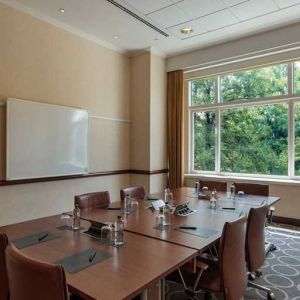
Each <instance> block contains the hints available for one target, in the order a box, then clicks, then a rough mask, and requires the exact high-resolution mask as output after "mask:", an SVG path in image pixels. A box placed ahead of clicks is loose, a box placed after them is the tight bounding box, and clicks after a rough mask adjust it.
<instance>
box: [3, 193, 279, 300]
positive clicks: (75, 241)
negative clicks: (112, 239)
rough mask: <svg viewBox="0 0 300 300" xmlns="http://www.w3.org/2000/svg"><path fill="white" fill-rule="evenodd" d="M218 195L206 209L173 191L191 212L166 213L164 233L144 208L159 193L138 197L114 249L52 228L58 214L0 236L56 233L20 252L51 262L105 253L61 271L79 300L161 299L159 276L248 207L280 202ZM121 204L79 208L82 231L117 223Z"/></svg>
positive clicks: (206, 243)
mask: <svg viewBox="0 0 300 300" xmlns="http://www.w3.org/2000/svg"><path fill="white" fill-rule="evenodd" d="M218 195H219V200H218V208H217V209H210V207H209V201H207V200H199V199H198V195H196V194H195V191H194V189H193V188H180V189H176V190H174V191H173V198H174V201H175V202H176V204H183V203H188V206H189V207H190V208H191V209H193V210H195V213H193V214H190V215H188V216H178V215H171V218H170V223H171V224H170V226H167V227H166V228H164V230H162V229H158V228H157V227H156V224H155V221H156V216H157V215H158V212H157V211H153V210H151V209H149V206H150V205H151V202H152V201H153V200H155V199H162V198H163V194H162V193H158V194H153V195H149V196H148V197H147V198H148V199H149V200H145V199H137V202H138V205H137V206H135V209H134V210H133V211H132V212H131V213H130V214H129V215H123V219H124V228H125V232H124V239H125V244H124V245H123V246H121V247H118V248H116V247H113V246H109V245H105V244H103V243H100V242H99V240H98V239H96V238H93V237H90V236H87V235H85V234H81V232H72V231H68V230H65V231H62V230H59V229H57V227H59V226H60V223H61V216H52V217H48V218H42V219H38V220H33V221H28V222H23V223H19V224H14V225H9V226H4V227H0V232H4V233H6V234H7V235H8V238H9V240H10V241H13V240H15V239H18V238H21V237H23V236H26V235H30V234H33V233H35V232H40V231H49V232H51V233H53V234H56V235H57V236H58V238H56V239H53V240H51V241H47V242H44V243H41V244H38V245H34V246H30V247H26V248H23V249H22V250H21V251H22V252H23V253H24V254H26V255H28V256H30V257H33V258H36V259H38V260H42V261H46V262H50V263H53V262H56V261H57V260H59V259H62V258H64V257H67V256H70V255H72V254H74V253H77V252H78V251H81V250H84V249H87V248H90V247H94V248H96V249H99V250H101V251H104V252H107V253H109V254H110V255H111V256H110V257H109V258H108V259H105V260H103V261H101V262H99V263H97V264H95V265H93V266H90V267H89V268H86V269H84V270H82V271H80V272H78V273H75V274H70V273H68V272H66V277H67V283H68V286H69V289H70V292H73V293H76V294H79V295H80V296H81V297H83V298H84V299H103V300H106V299H107V300H108V299H132V298H134V297H135V296H136V295H139V294H145V293H146V294H147V296H146V298H147V299H161V298H163V297H164V292H163V278H164V277H165V276H167V275H168V274H170V273H171V272H173V271H174V270H176V269H177V268H179V267H181V266H182V265H184V264H185V263H186V262H188V261H191V260H192V259H194V258H195V257H196V256H197V255H198V254H199V253H201V252H203V251H205V250H206V249H207V248H209V247H210V246H211V245H212V244H213V243H214V242H216V241H217V240H218V239H219V238H220V236H221V234H222V229H223V226H224V223H225V222H228V221H233V220H235V219H237V218H238V217H239V216H240V214H241V213H246V214H247V213H248V211H249V209H250V208H251V207H259V206H261V205H263V204H267V205H268V206H271V205H274V204H275V203H276V202H277V201H279V200H280V198H279V197H263V196H254V195H245V196H244V197H240V198H239V197H237V198H236V199H235V200H232V199H230V197H229V195H228V194H227V193H219V194H218ZM121 206H122V203H121V202H113V203H112V204H111V205H110V206H109V207H101V208H93V209H86V210H82V213H81V218H82V222H81V225H82V227H84V230H86V229H88V228H89V226H90V225H91V224H105V223H106V222H114V221H116V220H117V216H119V215H121V214H122V210H121ZM225 207H227V208H228V207H230V208H231V209H224V208H225ZM183 225H188V226H197V228H198V227H199V228H202V229H204V230H208V231H209V232H210V235H208V236H199V235H194V234H189V233H187V232H183V231H179V230H178V227H179V226H183ZM84 230H82V231H84ZM159 290H160V292H159ZM159 293H160V295H159Z"/></svg>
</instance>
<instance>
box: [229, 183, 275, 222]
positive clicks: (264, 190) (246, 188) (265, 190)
mask: <svg viewBox="0 0 300 300" xmlns="http://www.w3.org/2000/svg"><path fill="white" fill-rule="evenodd" d="M234 185H235V190H236V192H238V191H243V192H244V193H245V194H250V195H259V196H266V197H267V196H269V195H270V192H269V186H268V185H267V184H255V183H235V184H234ZM274 211H275V207H274V206H271V207H269V210H268V214H267V218H268V222H269V224H271V223H272V218H273V213H274Z"/></svg>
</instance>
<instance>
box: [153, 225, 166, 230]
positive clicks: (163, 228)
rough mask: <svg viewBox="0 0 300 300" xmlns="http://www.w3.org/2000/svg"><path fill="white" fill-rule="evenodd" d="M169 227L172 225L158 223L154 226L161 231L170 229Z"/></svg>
mask: <svg viewBox="0 0 300 300" xmlns="http://www.w3.org/2000/svg"><path fill="white" fill-rule="evenodd" d="M169 227H170V225H156V226H154V227H153V228H154V229H157V230H160V231H166V230H168V228H169Z"/></svg>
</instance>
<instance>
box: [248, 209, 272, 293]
mask: <svg viewBox="0 0 300 300" xmlns="http://www.w3.org/2000/svg"><path fill="white" fill-rule="evenodd" d="M267 212H268V207H267V206H261V207H259V208H251V209H250V211H249V215H248V220H247V231H246V261H247V267H248V271H249V272H250V274H249V278H250V279H252V280H253V279H255V277H260V276H261V274H262V273H261V272H260V271H259V268H261V267H262V266H263V264H264V261H265V257H266V254H265V221H266V215H267ZM248 286H250V287H253V288H256V289H259V290H262V291H265V292H267V299H275V296H274V294H273V293H272V291H271V290H270V289H269V288H267V287H264V286H261V285H258V284H256V283H253V282H251V281H248Z"/></svg>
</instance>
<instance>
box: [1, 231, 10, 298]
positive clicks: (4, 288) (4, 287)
mask: <svg viewBox="0 0 300 300" xmlns="http://www.w3.org/2000/svg"><path fill="white" fill-rule="evenodd" d="M7 245H8V240H7V236H6V235H5V234H4V233H0V299H1V300H8V299H9V288H8V278H7V269H6V261H5V249H6V247H7Z"/></svg>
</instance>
